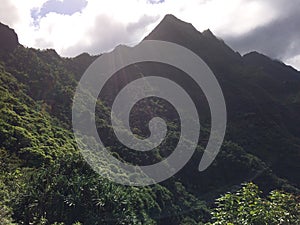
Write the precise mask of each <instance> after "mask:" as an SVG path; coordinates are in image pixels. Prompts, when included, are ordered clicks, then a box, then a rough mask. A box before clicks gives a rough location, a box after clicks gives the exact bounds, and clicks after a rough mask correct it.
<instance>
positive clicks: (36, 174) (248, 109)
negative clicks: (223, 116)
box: [0, 15, 300, 225]
mask: <svg viewBox="0 0 300 225" xmlns="http://www.w3.org/2000/svg"><path fill="white" fill-rule="evenodd" d="M0 34H1V35H0V83H1V85H0V105H1V107H0V224H57V225H58V224H60V225H62V224H66V225H68V224H77V225H79V224H166V225H168V224H170V225H175V224H181V225H183V224H186V225H193V224H258V225H260V224H300V199H299V194H300V173H299V171H300V164H299V161H300V118H299V116H298V115H299V112H300V72H299V71H297V70H295V69H294V68H292V67H290V66H286V65H285V64H284V63H282V62H280V61H278V60H273V59H270V58H269V57H267V56H264V55H262V54H259V53H257V52H251V53H249V54H246V55H244V56H241V55H240V54H239V53H237V52H235V51H233V50H232V49H231V48H230V47H229V46H227V45H226V44H225V43H224V41H222V40H221V39H219V38H217V37H215V36H214V34H213V33H212V32H211V31H209V30H207V31H204V32H202V33H201V32H199V31H197V30H196V29H195V28H194V27H193V26H192V25H191V24H188V23H185V22H183V21H180V20H179V19H177V18H175V17H174V16H172V15H167V16H166V17H165V18H164V19H163V20H162V22H161V23H160V24H159V25H158V26H157V27H156V28H155V29H154V30H153V31H152V32H151V33H150V34H149V35H148V36H147V37H146V38H145V39H147V40H164V41H169V42H174V43H177V44H180V45H182V46H184V47H186V48H188V49H190V50H192V51H193V52H194V53H196V54H197V55H199V56H200V57H201V58H202V59H203V60H204V61H205V62H206V63H207V64H208V65H209V67H210V68H211V69H212V71H213V72H214V74H215V75H216V77H217V79H218V81H219V83H220V86H221V88H222V90H223V92H224V96H225V99H226V104H227V110H228V127H227V133H226V137H225V141H224V143H223V145H222V148H221V151H220V153H219V154H218V156H217V158H216V160H215V161H214V162H213V164H212V165H211V166H210V167H209V168H208V169H207V170H205V171H204V172H201V173H200V172H199V171H198V170H197V169H198V163H199V161H200V159H201V156H202V154H203V150H204V149H205V146H206V144H207V139H208V137H209V133H210V123H209V122H210V113H209V108H208V105H207V102H206V99H205V97H204V95H203V93H202V91H201V90H200V89H199V87H196V86H195V84H194V83H193V82H192V81H191V80H189V79H188V78H187V77H186V76H185V75H184V74H183V73H182V71H179V70H176V69H174V68H171V67H168V66H162V65H160V66H157V65H153V64H152V63H144V64H138V65H133V66H130V67H128V68H125V69H122V71H119V72H118V73H116V74H115V75H114V76H113V77H112V79H111V80H110V81H109V83H108V84H107V85H106V86H105V90H103V93H102V95H101V96H100V97H99V99H98V102H97V107H96V112H97V118H96V122H97V129H98V133H99V135H100V136H101V138H102V139H103V140H104V142H105V144H106V145H107V146H109V147H110V149H111V151H112V154H114V156H115V157H118V158H123V159H124V160H126V161H131V162H134V163H137V164H151V163H153V162H156V161H158V160H161V159H162V158H164V157H167V156H168V155H169V154H170V152H171V151H172V149H173V147H174V145H176V143H177V142H176V140H177V139H178V132H179V125H178V118H177V117H178V115H177V114H176V113H172V112H171V111H172V110H173V109H172V107H171V106H170V105H168V104H167V103H165V102H160V100H157V99H150V100H148V101H145V102H141V103H140V105H139V106H140V107H137V108H136V109H135V112H134V114H133V117H132V121H133V122H132V125H133V126H134V127H135V132H136V133H137V134H139V135H141V136H147V135H148V133H147V132H149V131H148V130H147V129H146V128H145V127H146V126H145V124H147V122H149V120H150V119H151V117H153V115H161V116H162V117H163V118H164V116H165V117H167V118H169V119H170V118H172V120H170V121H167V123H168V133H167V136H166V140H165V141H164V143H163V144H162V146H160V148H159V149H157V150H156V151H154V152H149V154H148V153H147V155H146V156H145V155H144V156H141V155H139V154H138V153H135V152H134V151H130V150H128V149H125V148H124V146H122V145H119V144H117V143H116V137H115V136H114V135H113V131H112V128H111V124H110V123H109V122H108V121H109V118H110V106H111V103H112V100H113V98H114V97H115V95H116V94H117V93H118V92H119V90H120V89H121V88H122V87H124V86H125V85H126V83H128V82H129V81H132V80H135V79H137V78H139V77H141V76H150V75H151V74H153V73H155V74H158V73H160V74H163V76H165V77H166V78H172V79H173V80H174V81H175V82H176V83H178V84H179V85H181V86H182V87H184V88H185V89H186V90H188V93H189V95H190V96H191V97H192V98H193V99H194V101H195V105H196V106H197V107H198V108H199V114H201V115H200V120H201V124H202V126H201V135H200V138H199V143H198V147H197V149H196V151H195V154H194V155H193V157H192V159H191V160H190V162H189V163H188V164H187V165H186V166H185V167H184V168H183V169H182V170H181V171H180V172H179V173H177V174H176V175H175V176H173V177H172V178H170V179H168V180H166V181H164V182H162V183H159V184H155V185H151V186H146V187H134V186H122V185H119V184H115V183H113V182H111V181H109V180H107V179H105V178H103V177H102V176H100V175H98V174H97V173H96V172H94V171H93V170H92V168H91V167H90V166H89V164H88V163H87V162H86V161H85V160H84V159H83V157H82V155H81V154H80V151H79V149H78V147H77V144H76V141H75V139H74V135H73V132H72V122H71V121H72V101H73V96H74V92H75V89H76V86H77V84H78V81H79V80H80V78H81V76H82V74H83V73H84V71H85V70H86V69H87V68H88V66H89V65H90V64H91V63H92V62H93V61H94V60H95V59H97V58H98V57H99V56H90V55H89V54H87V53H83V54H81V55H79V56H77V57H75V58H62V57H60V56H59V55H58V54H57V53H56V52H55V51H54V50H50V49H49V50H38V49H32V48H26V47H24V46H22V45H21V44H19V42H18V37H17V35H16V33H15V32H14V31H13V30H12V29H10V28H9V27H7V26H6V25H3V24H0ZM149 106H150V108H151V110H145V108H146V107H148V108H149ZM148 108H147V109H148ZM106 169H107V172H108V173H109V171H110V170H113V169H115V168H113V165H107V168H106Z"/></svg>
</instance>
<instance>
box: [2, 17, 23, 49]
mask: <svg viewBox="0 0 300 225" xmlns="http://www.w3.org/2000/svg"><path fill="white" fill-rule="evenodd" d="M18 45H19V40H18V35H17V34H16V32H15V31H14V30H13V29H11V28H9V27H8V26H7V25H4V24H2V23H0V51H8V52H10V51H13V50H14V49H15V48H16V47H17V46H18Z"/></svg>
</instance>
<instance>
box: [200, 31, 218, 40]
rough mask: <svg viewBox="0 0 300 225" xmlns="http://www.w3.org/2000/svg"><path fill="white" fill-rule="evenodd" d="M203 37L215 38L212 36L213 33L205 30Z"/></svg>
mask: <svg viewBox="0 0 300 225" xmlns="http://www.w3.org/2000/svg"><path fill="white" fill-rule="evenodd" d="M202 34H203V36H205V37H213V38H216V36H215V35H214V33H213V32H212V31H211V30H210V29H207V30H204V31H203V32H202Z"/></svg>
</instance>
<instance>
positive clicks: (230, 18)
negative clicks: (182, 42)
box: [0, 0, 300, 70]
mask: <svg viewBox="0 0 300 225" xmlns="http://www.w3.org/2000/svg"><path fill="white" fill-rule="evenodd" d="M166 14H173V15H175V16H176V17H178V18H179V19H181V20H184V21H187V22H190V23H192V24H193V25H194V26H195V27H196V28H197V29H198V30H199V31H203V30H206V29H210V30H211V31H212V32H213V33H214V34H215V35H216V36H218V37H220V38H222V39H223V40H224V41H225V42H226V43H227V44H228V45H229V46H230V47H232V48H233V49H234V50H236V51H239V52H240V53H241V54H245V53H247V52H250V51H258V52H261V53H263V54H266V55H268V56H270V57H272V58H275V59H279V60H281V61H283V62H285V63H287V64H289V65H292V66H294V67H295V68H297V69H298V70H300V0H289V1H287V0H229V1H225V0H26V1H24V0H1V5H0V22H2V23H5V24H7V25H9V26H10V27H12V28H13V29H15V31H16V32H17V33H18V36H19V41H20V43H21V44H23V45H24V46H27V47H34V48H39V49H49V48H52V49H55V50H56V51H57V52H58V53H59V54H60V55H61V56H65V57H73V56H76V55H79V54H81V53H83V52H88V53H90V54H93V55H96V54H100V53H102V52H107V51H110V50H112V49H113V48H114V47H116V46H117V45H119V44H127V45H135V44H137V43H138V42H139V41H141V40H142V39H143V37H145V36H146V35H147V34H148V33H149V32H150V31H151V30H152V29H153V28H154V27H155V26H156V25H157V24H158V23H159V22H160V20H161V19H162V18H163V17H164V15H166Z"/></svg>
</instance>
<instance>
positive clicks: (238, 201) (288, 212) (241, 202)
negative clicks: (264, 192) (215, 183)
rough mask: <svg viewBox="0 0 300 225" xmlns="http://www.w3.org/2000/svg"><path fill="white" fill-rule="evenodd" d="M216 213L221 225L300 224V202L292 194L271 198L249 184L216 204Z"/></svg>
mask: <svg viewBox="0 0 300 225" xmlns="http://www.w3.org/2000/svg"><path fill="white" fill-rule="evenodd" d="M216 206H217V207H216V208H215V209H214V210H213V212H212V216H213V220H214V221H215V222H214V223H212V224H214V225H217V224H245V225H246V224H247V225H252V224H253V225H262V224H266V225H269V224H270V225H271V224H274V225H276V224H290V225H293V224H299V223H300V201H299V199H297V197H295V196H294V195H292V194H288V193H284V192H281V191H272V192H271V193H270V194H269V196H268V197H267V198H262V197H261V191H260V190H259V189H258V186H256V185H255V184H253V183H248V184H245V185H244V186H243V187H242V189H240V190H238V191H237V192H235V193H227V194H225V195H223V196H222V197H220V198H218V199H217V200H216Z"/></svg>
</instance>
